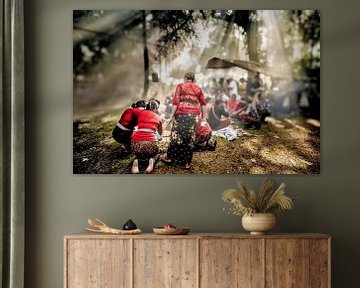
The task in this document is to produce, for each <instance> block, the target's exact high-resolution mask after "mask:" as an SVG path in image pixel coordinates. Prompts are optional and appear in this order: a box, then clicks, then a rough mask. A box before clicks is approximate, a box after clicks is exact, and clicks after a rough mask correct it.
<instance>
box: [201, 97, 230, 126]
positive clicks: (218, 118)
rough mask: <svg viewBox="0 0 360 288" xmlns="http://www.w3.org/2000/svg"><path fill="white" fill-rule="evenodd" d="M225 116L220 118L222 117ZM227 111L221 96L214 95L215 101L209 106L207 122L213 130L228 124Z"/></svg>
mask: <svg viewBox="0 0 360 288" xmlns="http://www.w3.org/2000/svg"><path fill="white" fill-rule="evenodd" d="M223 116H224V117H227V118H225V119H222V117H223ZM228 117H229V112H228V111H227V109H226V105H225V103H224V102H223V100H222V97H221V96H220V97H216V98H215V103H214V104H213V106H212V107H211V108H210V111H209V114H208V118H207V122H208V123H209V125H210V127H211V129H212V130H213V131H217V130H220V129H222V128H225V127H227V126H229V125H230V119H229V118H228Z"/></svg>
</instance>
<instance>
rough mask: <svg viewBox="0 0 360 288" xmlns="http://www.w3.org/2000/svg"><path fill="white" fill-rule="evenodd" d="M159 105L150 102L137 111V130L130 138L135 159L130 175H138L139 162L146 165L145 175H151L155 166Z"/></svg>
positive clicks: (157, 150) (159, 123)
mask: <svg viewBox="0 0 360 288" xmlns="http://www.w3.org/2000/svg"><path fill="white" fill-rule="evenodd" d="M158 109H159V105H158V103H157V102H156V101H154V100H150V101H149V103H148V104H147V105H146V109H145V110H142V111H137V112H136V114H137V115H138V128H137V129H136V130H135V131H134V132H133V134H132V136H131V149H132V152H133V154H134V155H135V157H136V159H135V160H134V162H133V165H132V169H131V173H133V174H138V173H139V172H140V171H139V162H146V164H148V166H147V168H146V170H145V173H152V171H153V170H154V165H155V162H156V161H155V160H156V159H155V157H157V155H158V154H159V145H158V136H157V135H159V136H160V135H161V134H162V122H161V118H160V116H159V115H158V114H157V110H158Z"/></svg>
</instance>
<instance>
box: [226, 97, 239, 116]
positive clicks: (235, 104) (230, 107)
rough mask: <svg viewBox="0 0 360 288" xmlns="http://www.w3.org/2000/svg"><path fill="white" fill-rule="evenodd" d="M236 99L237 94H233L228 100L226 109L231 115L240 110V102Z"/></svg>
mask: <svg viewBox="0 0 360 288" xmlns="http://www.w3.org/2000/svg"><path fill="white" fill-rule="evenodd" d="M236 98H237V97H236V94H231V96H230V98H229V99H227V100H226V109H227V111H228V112H229V114H231V113H233V112H235V111H237V110H238V109H239V101H238V100H237V99H236Z"/></svg>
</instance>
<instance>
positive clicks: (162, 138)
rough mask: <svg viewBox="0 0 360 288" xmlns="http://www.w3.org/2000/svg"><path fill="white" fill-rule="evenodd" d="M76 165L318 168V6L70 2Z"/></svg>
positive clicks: (268, 170)
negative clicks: (80, 6)
mask: <svg viewBox="0 0 360 288" xmlns="http://www.w3.org/2000/svg"><path fill="white" fill-rule="evenodd" d="M73 173H74V174H319V173H320V11H319V10H117V11H114V10H74V11H73Z"/></svg>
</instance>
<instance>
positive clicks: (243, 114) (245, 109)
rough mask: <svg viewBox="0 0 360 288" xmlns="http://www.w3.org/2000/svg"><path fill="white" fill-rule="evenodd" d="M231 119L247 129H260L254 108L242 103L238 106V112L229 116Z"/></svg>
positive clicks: (257, 115) (258, 118) (258, 117)
mask: <svg viewBox="0 0 360 288" xmlns="http://www.w3.org/2000/svg"><path fill="white" fill-rule="evenodd" d="M231 118H234V119H236V120H239V121H240V123H241V124H242V125H244V127H245V128H248V129H260V127H261V120H260V116H259V114H258V112H257V110H256V107H255V106H254V105H252V104H247V103H246V102H243V101H241V102H240V104H239V110H237V111H235V112H233V113H232V114H231Z"/></svg>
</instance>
